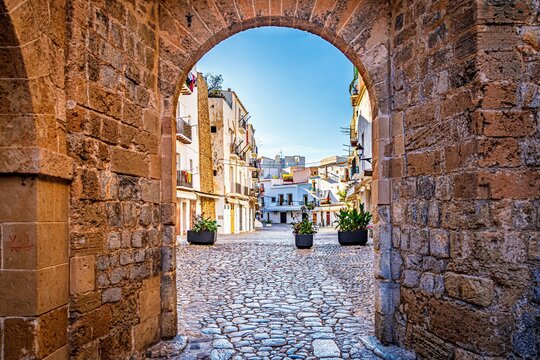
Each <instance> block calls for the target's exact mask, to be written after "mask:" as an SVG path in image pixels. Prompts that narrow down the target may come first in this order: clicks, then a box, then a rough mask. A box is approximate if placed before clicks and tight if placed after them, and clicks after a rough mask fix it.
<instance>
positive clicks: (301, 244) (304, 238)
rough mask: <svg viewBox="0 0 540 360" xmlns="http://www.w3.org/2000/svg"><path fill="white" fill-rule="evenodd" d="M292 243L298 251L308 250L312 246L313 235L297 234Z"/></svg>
mask: <svg viewBox="0 0 540 360" xmlns="http://www.w3.org/2000/svg"><path fill="white" fill-rule="evenodd" d="M294 243H295V244H296V247H297V248H299V249H309V248H310V247H312V246H313V234H310V235H305V234H297V235H294Z"/></svg>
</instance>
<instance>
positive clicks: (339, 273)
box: [177, 225, 376, 360]
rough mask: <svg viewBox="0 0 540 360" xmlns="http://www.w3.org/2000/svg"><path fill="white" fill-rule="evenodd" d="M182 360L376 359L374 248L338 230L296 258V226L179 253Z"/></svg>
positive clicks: (322, 234)
mask: <svg viewBox="0 0 540 360" xmlns="http://www.w3.org/2000/svg"><path fill="white" fill-rule="evenodd" d="M178 250H179V251H178V276H177V281H178V288H179V289H181V293H179V294H178V307H179V334H180V335H184V336H187V338H188V341H189V343H188V347H187V349H186V351H185V352H184V354H183V355H181V356H180V357H179V358H178V359H207V358H210V359H234V360H236V359H318V358H323V359H333V358H335V359H373V358H376V357H375V356H374V355H372V353H371V352H369V351H367V350H366V349H365V348H364V346H363V344H362V343H361V342H360V340H359V337H360V336H366V335H372V334H373V308H374V300H373V284H374V280H373V246H372V245H371V242H370V244H368V245H367V246H354V247H341V246H340V245H339V244H338V242H337V234H336V232H335V230H331V229H324V230H322V231H321V232H320V233H319V234H317V235H315V240H314V246H313V248H311V249H308V250H298V249H296V247H295V246H294V241H293V236H292V234H291V232H290V227H289V226H283V225H282V226H279V225H278V226H273V227H272V228H265V229H263V230H259V231H257V232H254V233H250V234H244V235H228V236H226V235H220V236H218V241H217V243H216V244H215V245H214V246H211V247H207V246H197V245H189V244H187V243H186V242H185V240H180V244H179V248H178Z"/></svg>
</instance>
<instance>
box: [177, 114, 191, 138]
mask: <svg viewBox="0 0 540 360" xmlns="http://www.w3.org/2000/svg"><path fill="white" fill-rule="evenodd" d="M176 139H177V140H179V141H180V142H181V143H183V144H191V125H190V124H189V123H188V122H187V121H185V120H184V119H182V118H178V119H176Z"/></svg>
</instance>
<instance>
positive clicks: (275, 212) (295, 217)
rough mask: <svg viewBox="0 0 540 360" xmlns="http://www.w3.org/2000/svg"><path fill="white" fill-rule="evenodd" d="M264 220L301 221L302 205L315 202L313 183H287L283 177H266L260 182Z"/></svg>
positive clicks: (275, 221)
mask: <svg viewBox="0 0 540 360" xmlns="http://www.w3.org/2000/svg"><path fill="white" fill-rule="evenodd" d="M260 186H261V205H262V220H264V221H268V220H270V221H271V222H272V223H277V224H290V223H291V222H293V221H300V220H301V214H302V207H303V206H307V205H309V204H310V203H313V201H314V200H315V198H314V197H313V196H312V194H311V193H310V189H311V184H310V183H309V182H308V181H304V182H302V183H292V182H291V183H287V182H284V181H283V180H282V179H264V180H261V182H260Z"/></svg>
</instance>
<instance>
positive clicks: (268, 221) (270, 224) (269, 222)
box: [266, 219, 272, 227]
mask: <svg viewBox="0 0 540 360" xmlns="http://www.w3.org/2000/svg"><path fill="white" fill-rule="evenodd" d="M266 227H272V220H270V219H267V220H266Z"/></svg>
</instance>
